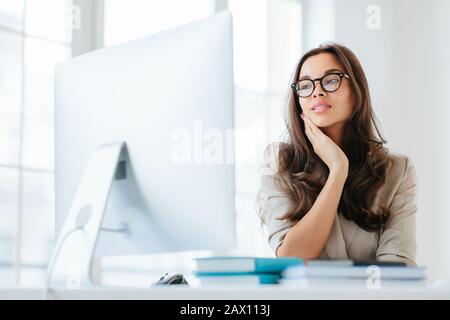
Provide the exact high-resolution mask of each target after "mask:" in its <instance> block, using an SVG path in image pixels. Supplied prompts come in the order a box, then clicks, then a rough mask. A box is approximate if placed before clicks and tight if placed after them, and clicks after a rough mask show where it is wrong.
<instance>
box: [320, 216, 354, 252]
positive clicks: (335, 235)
mask: <svg viewBox="0 0 450 320" xmlns="http://www.w3.org/2000/svg"><path fill="white" fill-rule="evenodd" d="M340 216H341V215H338V214H337V215H336V217H335V219H334V223H333V226H332V227H331V231H330V235H329V236H328V240H327V242H326V244H325V248H324V250H325V252H326V253H327V255H328V257H329V258H330V259H348V255H347V248H346V245H345V240H344V235H343V232H345V231H346V230H342V226H341V221H340ZM344 219H345V218H344ZM347 232H348V231H347Z"/></svg>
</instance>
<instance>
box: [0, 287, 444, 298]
mask: <svg viewBox="0 0 450 320" xmlns="http://www.w3.org/2000/svg"><path fill="white" fill-rule="evenodd" d="M44 293H45V291H44V290H43V289H39V288H14V289H5V288H3V289H0V299H25V300H27V299H44V298H45V295H44ZM47 298H48V299H74V300H77V299H87V300H91V299H93V300H96V299H108V300H123V299H133V300H135V299H136V300H143V299H145V300H309V299H313V300H315V299H319V300H322V299H323V300H328V299H342V300H346V299H355V300H361V299H433V300H434V299H436V300H438V299H450V288H431V287H411V286H408V287H403V288H400V287H396V288H381V289H367V288H359V287H315V288H295V287H286V286H280V285H265V286H261V287H249V286H241V287H238V286H236V287H235V286H233V287H230V286H222V287H220V286H214V287H203V288H191V287H184V286H175V287H174V286H169V287H160V288H148V289H145V288H144V289H143V288H139V289H134V288H105V287H102V288H90V289H76V290H69V289H52V290H51V291H50V293H49V296H48V297H47Z"/></svg>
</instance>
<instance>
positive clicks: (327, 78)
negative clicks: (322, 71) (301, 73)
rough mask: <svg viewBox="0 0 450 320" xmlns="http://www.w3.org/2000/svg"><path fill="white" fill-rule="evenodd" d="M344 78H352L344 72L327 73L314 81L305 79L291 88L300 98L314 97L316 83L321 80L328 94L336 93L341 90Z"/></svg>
mask: <svg viewBox="0 0 450 320" xmlns="http://www.w3.org/2000/svg"><path fill="white" fill-rule="evenodd" d="M343 77H345V78H347V79H349V78H350V77H349V76H348V74H345V73H343V72H332V73H327V74H326V75H324V76H323V77H322V78H317V79H314V80H312V79H304V80H300V81H297V82H294V83H293V84H291V88H292V89H293V90H294V92H295V93H296V94H297V95H298V96H299V97H301V98H307V97H309V96H310V95H312V93H313V92H314V90H316V81H318V80H320V85H321V86H322V88H323V90H325V91H326V92H334V91H336V90H337V89H339V88H340V86H341V84H342V78H343Z"/></svg>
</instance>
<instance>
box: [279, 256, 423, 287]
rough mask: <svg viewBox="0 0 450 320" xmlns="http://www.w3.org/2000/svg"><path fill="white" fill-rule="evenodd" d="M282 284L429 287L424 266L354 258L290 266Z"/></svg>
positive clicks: (285, 272) (281, 281) (300, 285)
mask: <svg viewBox="0 0 450 320" xmlns="http://www.w3.org/2000/svg"><path fill="white" fill-rule="evenodd" d="M279 283H280V284H283V285H287V286H295V287H317V286H333V287H336V286H337V287H339V286H346V287H348V286H358V287H362V288H368V289H379V288H383V287H404V286H426V281H425V269H424V268H423V267H408V266H406V265H405V264H403V263H397V262H377V261H374V262H368V261H366V262H364V261H353V260H311V261H308V262H307V263H305V264H303V265H301V266H292V267H289V268H286V270H284V272H283V273H282V279H281V280H280V281H279Z"/></svg>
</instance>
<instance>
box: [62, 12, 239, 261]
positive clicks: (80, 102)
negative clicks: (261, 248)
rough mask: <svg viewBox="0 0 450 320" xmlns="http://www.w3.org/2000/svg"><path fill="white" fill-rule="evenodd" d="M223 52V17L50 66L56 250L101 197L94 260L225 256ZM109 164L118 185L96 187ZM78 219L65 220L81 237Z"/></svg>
mask: <svg viewBox="0 0 450 320" xmlns="http://www.w3.org/2000/svg"><path fill="white" fill-rule="evenodd" d="M232 54H233V50H232V19H231V15H230V13H229V12H228V11H223V12H220V13H217V14H215V15H212V16H211V17H209V18H206V19H204V20H201V21H197V22H194V23H191V24H187V25H184V26H182V27H178V28H175V29H172V30H169V31H164V32H161V33H158V34H155V35H152V36H149V37H145V38H142V39H138V40H135V41H132V42H129V43H126V44H123V45H118V46H114V47H109V48H105V49H101V50H96V51H93V52H90V53H87V54H84V55H81V56H78V57H75V58H72V59H70V60H67V61H65V62H62V63H60V64H59V65H57V67H56V74H55V77H56V80H55V81H56V87H55V95H56V110H55V118H56V119H55V120H56V134H55V136H56V138H55V139H56V148H55V154H56V159H55V166H56V167H55V176H56V181H55V189H56V199H55V201H56V235H57V236H59V238H60V241H61V243H63V242H64V241H67V242H69V240H68V239H66V238H64V239H61V237H62V236H63V235H62V231H63V230H64V228H63V226H64V224H65V223H67V217H68V213H69V211H70V210H71V208H72V209H74V207H73V206H75V205H81V206H80V207H79V208H81V207H83V206H84V209H86V206H87V207H88V208H90V209H89V210H91V211H92V210H94V211H95V210H97V209H98V203H100V202H102V201H103V200H105V197H106V199H107V205H106V210H100V211H104V212H103V217H101V218H99V219H100V224H101V229H100V232H99V234H98V237H97V238H96V241H95V242H96V243H95V251H94V255H95V256H105V255H108V256H110V255H127V254H141V253H157V252H170V251H184V250H226V249H231V248H233V246H234V244H235V201H234V199H235V171H234V141H233V128H234V95H233V63H232ZM111 145H113V146H114V145H115V148H116V149H114V147H113V148H112V149H111V148H109V151H108V152H105V150H107V149H108V148H106V149H105V148H104V147H105V146H111ZM99 150H100V151H99ZM101 150H103V151H101ZM111 150H112V151H111ZM119 150H120V154H119V153H118V152H119ZM101 152H103V154H102V153H101ZM93 155H95V156H93ZM113 158H114V159H113ZM108 166H109V167H108ZM113 167H114V173H115V178H114V179H113V180H112V181H104V180H108V174H110V172H109V173H107V171H108V170H110V169H107V168H113ZM105 170H106V171H105ZM110 171H111V170H110ZM83 179H84V180H83ZM82 180H83V181H84V182H83V181H82ZM109 180H111V178H109ZM80 189H83V190H80ZM99 190H100V191H99ZM102 190H103V191H102ZM104 190H106V195H105V194H104ZM102 192H103V194H98V193H102ZM76 194H78V196H79V198H78V200H77V199H76ZM80 194H82V196H80ZM80 197H81V198H80ZM102 197H103V198H102ZM89 198H92V199H91V200H92V202H93V203H86V204H85V205H83V204H80V203H78V204H77V203H76V202H77V201H78V202H80V201H81V200H80V199H89ZM99 199H103V200H99ZM91 200H83V201H85V202H89V201H91ZM93 208H94V209H93ZM84 209H83V210H84ZM77 210H78V209H77ZM83 210H78V211H80V212H79V213H77V214H76V215H77V217H76V222H73V223H74V225H77V226H79V227H80V226H81V227H80V228H79V230H82V229H83V225H86V221H84V222H83V221H82V220H83V219H84V220H89V219H93V217H91V216H90V215H91V214H92V212H91V211H89V210H88V211H89V212H88V213H87V214H86V215H85V216H83V214H84V213H86V212H84V213H83V212H82V211H83ZM75 211H76V210H75ZM97 211H98V210H97ZM74 221H75V220H74ZM75 229H76V228H75ZM72 231H74V230H69V231H68V230H66V233H67V234H65V235H64V237H66V236H67V237H71V236H70V235H68V234H69V233H71V232H72ZM75 231H76V230H75ZM85 231H86V230H85ZM82 236H83V235H79V236H78V237H82ZM70 241H72V240H70ZM73 241H78V240H73ZM56 254H57V253H56Z"/></svg>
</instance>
